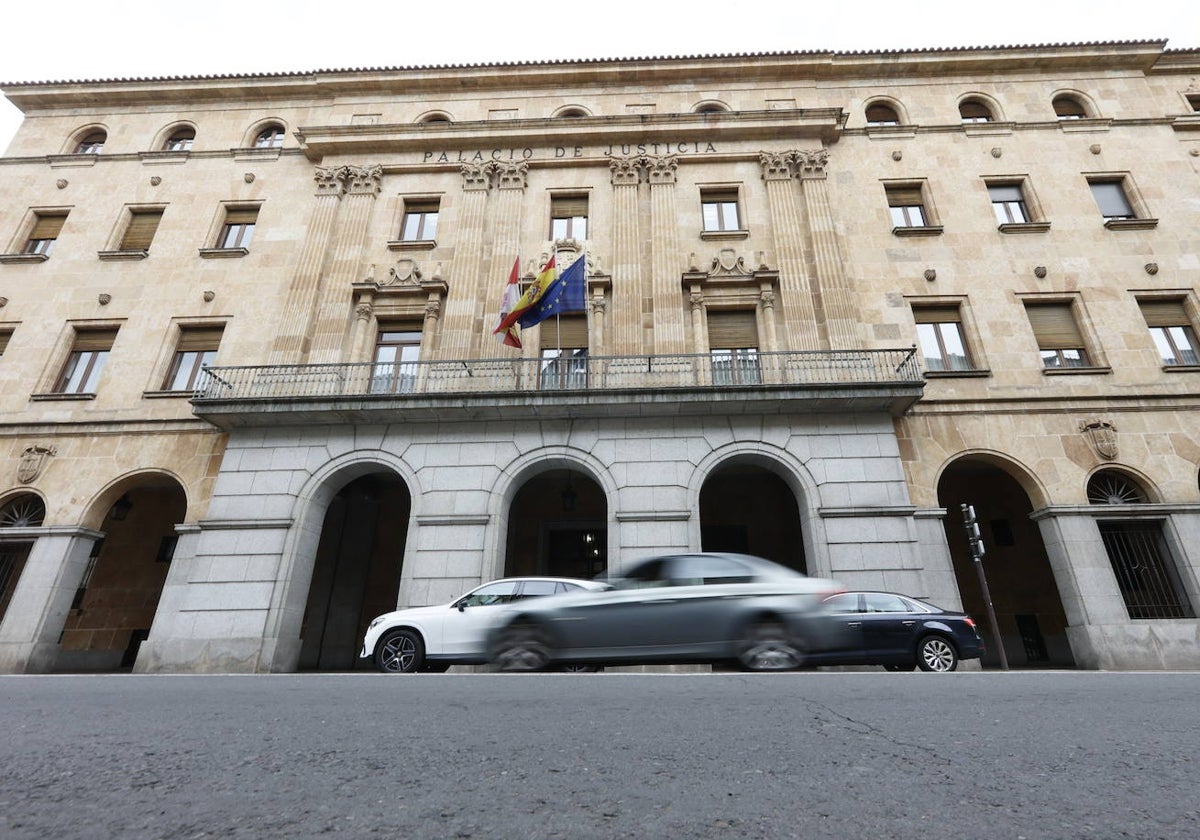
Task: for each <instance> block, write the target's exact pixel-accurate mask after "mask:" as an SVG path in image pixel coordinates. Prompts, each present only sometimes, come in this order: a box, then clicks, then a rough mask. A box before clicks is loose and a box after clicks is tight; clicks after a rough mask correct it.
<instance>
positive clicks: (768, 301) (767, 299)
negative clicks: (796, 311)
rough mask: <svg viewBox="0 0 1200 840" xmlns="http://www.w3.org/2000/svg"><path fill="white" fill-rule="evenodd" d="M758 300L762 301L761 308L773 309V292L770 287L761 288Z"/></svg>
mask: <svg viewBox="0 0 1200 840" xmlns="http://www.w3.org/2000/svg"><path fill="white" fill-rule="evenodd" d="M759 300H761V301H762V306H763V309H773V308H774V307H775V292H774V291H772V290H771V289H763V291H762V294H761V295H759Z"/></svg>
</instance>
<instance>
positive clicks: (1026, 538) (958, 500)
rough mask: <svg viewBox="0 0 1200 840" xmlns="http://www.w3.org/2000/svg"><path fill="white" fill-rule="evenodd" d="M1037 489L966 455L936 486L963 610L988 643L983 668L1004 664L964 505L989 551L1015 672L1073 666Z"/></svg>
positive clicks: (987, 572)
mask: <svg viewBox="0 0 1200 840" xmlns="http://www.w3.org/2000/svg"><path fill="white" fill-rule="evenodd" d="M1033 484H1035V481H1034V479H1033V477H1032V476H1029V475H1022V474H1021V473H1020V471H1019V469H1018V468H1017V467H1016V466H1014V465H1013V464H1012V462H1010V461H1008V460H1007V459H998V458H994V457H988V456H986V455H979V454H976V455H966V456H962V457H959V458H957V459H955V460H954V461H952V462H951V463H950V464H949V465H947V466H946V468H945V469H944V470H943V471H942V474H941V477H940V479H939V482H938V502H939V504H940V505H941V506H942V507H944V508H945V510H946V517H945V520H944V524H945V529H946V543H947V545H948V546H949V549H950V556H951V560H952V563H953V567H954V574H955V578H956V580H957V582H958V587H959V592H960V594H961V597H962V606H963V608H964V609H965V610H966V611H967V612H969V613H971V615H972V616H974V618H975V620H976V621H977V622H978V623H979V627H980V630H981V632H982V633H983V634H984V637H985V641H986V642H987V645H988V652H987V654H986V655H985V657H984V659H983V664H984V666H985V667H995V666H997V665H999V663H1000V658H999V651H998V646H997V640H996V639H995V637H994V635H993V633H992V631H991V626H990V623H989V622H988V616H987V602H986V600H985V598H984V589H983V585H982V583H981V581H980V577H979V573H978V566H977V564H976V563H975V561H974V560H973V558H972V555H971V552H970V548H969V546H968V543H967V539H966V532H965V530H964V525H963V516H962V512H961V506H962V505H963V504H969V505H971V506H972V507H973V508H974V510H975V515H976V518H977V520H978V522H979V527H980V531H981V532H982V536H983V541H984V545H985V549H986V551H985V554H984V557H983V560H982V567H983V572H984V576H985V579H986V582H987V590H988V591H989V592H990V595H991V601H992V606H993V608H994V610H995V613H996V619H997V624H998V626H999V630H1000V637H1001V640H1000V641H1001V642H1002V644H1003V645H1004V651H1005V653H1006V655H1007V660H1008V663H1009V665H1010V666H1014V667H1060V668H1061V667H1074V665H1075V656H1074V654H1073V652H1072V649H1071V643H1070V640H1069V638H1068V634H1067V626H1068V621H1067V614H1066V610H1065V608H1064V605H1063V598H1062V594H1061V592H1060V588H1059V585H1058V581H1057V580H1056V576H1055V571H1054V568H1053V567H1052V564H1051V560H1050V556H1049V554H1048V552H1047V548H1046V545H1045V542H1044V541H1043V537H1042V533H1041V530H1040V529H1039V527H1038V524H1037V523H1036V522H1035V521H1033V519H1031V516H1030V515H1031V514H1032V513H1033V510H1034V505H1033V502H1032V500H1031V499H1030V497H1029V494H1028V493H1027V492H1026V489H1025V488H1026V487H1027V486H1031V485H1033Z"/></svg>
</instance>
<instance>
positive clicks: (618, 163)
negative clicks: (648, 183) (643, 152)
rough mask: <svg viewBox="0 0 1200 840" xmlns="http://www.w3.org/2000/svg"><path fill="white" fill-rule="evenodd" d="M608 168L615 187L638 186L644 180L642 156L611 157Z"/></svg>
mask: <svg viewBox="0 0 1200 840" xmlns="http://www.w3.org/2000/svg"><path fill="white" fill-rule="evenodd" d="M608 168H609V171H610V172H611V173H612V185H613V186H614V187H636V186H637V185H638V184H640V183H641V182H642V170H643V169H644V165H643V163H642V158H640V157H624V158H619V157H610V158H609V159H608Z"/></svg>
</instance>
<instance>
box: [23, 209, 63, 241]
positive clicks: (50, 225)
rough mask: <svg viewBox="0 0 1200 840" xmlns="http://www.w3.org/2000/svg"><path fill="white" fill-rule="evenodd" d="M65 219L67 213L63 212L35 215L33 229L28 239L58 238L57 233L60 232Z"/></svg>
mask: <svg viewBox="0 0 1200 840" xmlns="http://www.w3.org/2000/svg"><path fill="white" fill-rule="evenodd" d="M66 220H67V214H66V213H63V214H62V215H58V216H41V215H39V216H38V217H37V221H36V222H34V225H33V230H32V231H30V233H29V238H30V239H58V235H59V234H60V233H62V227H63V223H64V222H66Z"/></svg>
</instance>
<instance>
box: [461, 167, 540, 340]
mask: <svg viewBox="0 0 1200 840" xmlns="http://www.w3.org/2000/svg"><path fill="white" fill-rule="evenodd" d="M493 171H494V173H495V182H496V201H495V205H496V206H495V208H493V210H492V213H491V217H492V223H493V225H494V227H493V230H494V235H493V239H492V259H491V261H490V262H489V263H488V265H489V268H488V269H487V271H486V273H485V274H484V275H483V276H482V277H480V278H479V281H478V282H479V287H478V289H477V290H476V294H475V301H476V309H475V323H474V324H473V325H472V330H473V335H472V341H471V345H472V351H473V352H472V356H477V357H480V358H488V357H493V356H499V355H508V351H502V348H503V347H504V345H503V344H501V343H500V342H499V341H497V340H496V338H497V337H496V336H495V335H494V334H493V333H492V330H494V329H495V328H496V324H498V323H499V321H500V298H501V296H502V295H503V294H504V286H505V284H506V283H507V282H508V275H509V273H510V272H511V271H512V264H513V260H514V259H516V258H517V256H518V252H519V251H520V232H521V201H522V199H523V198H524V197H525V187H526V186H527V185H528V175H529V164H527V163H526V162H524V161H520V162H518V163H497V164H495V165H494V167H493Z"/></svg>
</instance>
